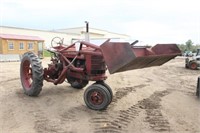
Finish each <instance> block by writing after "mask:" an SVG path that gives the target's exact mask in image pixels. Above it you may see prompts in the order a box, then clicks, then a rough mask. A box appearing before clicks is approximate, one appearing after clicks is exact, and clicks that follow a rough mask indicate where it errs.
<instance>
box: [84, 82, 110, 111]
mask: <svg viewBox="0 0 200 133" xmlns="http://www.w3.org/2000/svg"><path fill="white" fill-rule="evenodd" d="M84 101H85V104H86V105H87V106H88V107H89V108H90V109H93V110H104V109H106V108H107V107H108V105H109V104H110V101H111V94H110V92H109V91H108V89H107V88H106V87H105V86H103V85H101V84H93V85H91V86H89V87H88V88H87V89H86V90H85V93H84Z"/></svg>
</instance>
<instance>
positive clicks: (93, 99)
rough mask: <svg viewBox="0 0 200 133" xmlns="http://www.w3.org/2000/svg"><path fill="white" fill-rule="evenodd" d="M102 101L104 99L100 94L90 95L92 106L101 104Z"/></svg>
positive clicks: (96, 92) (93, 93)
mask: <svg viewBox="0 0 200 133" xmlns="http://www.w3.org/2000/svg"><path fill="white" fill-rule="evenodd" d="M103 99H104V97H103V95H102V93H101V92H98V91H94V92H92V93H91V95H90V100H91V102H92V104H94V105H100V104H102V103H103Z"/></svg>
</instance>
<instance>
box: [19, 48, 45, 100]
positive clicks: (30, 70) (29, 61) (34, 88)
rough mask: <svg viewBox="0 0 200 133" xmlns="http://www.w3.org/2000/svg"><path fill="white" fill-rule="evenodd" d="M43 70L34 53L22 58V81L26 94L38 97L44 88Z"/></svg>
mask: <svg viewBox="0 0 200 133" xmlns="http://www.w3.org/2000/svg"><path fill="white" fill-rule="evenodd" d="M43 73H44V72H43V68H42V65H41V62H40V61H39V58H38V57H37V56H36V55H35V54H34V53H32V52H27V53H25V54H24V55H23V56H22V60H21V65H20V79H21V84H22V87H23V90H24V93H25V94H26V95H29V96H38V95H39V94H40V92H41V90H42V86H43Z"/></svg>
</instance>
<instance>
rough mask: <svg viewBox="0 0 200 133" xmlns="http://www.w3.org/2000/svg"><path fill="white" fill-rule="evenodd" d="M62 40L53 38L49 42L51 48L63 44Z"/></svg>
mask: <svg viewBox="0 0 200 133" xmlns="http://www.w3.org/2000/svg"><path fill="white" fill-rule="evenodd" d="M63 40H64V38H63V39H61V38H60V37H54V38H53V39H52V40H51V46H52V47H56V46H61V45H62V44H63Z"/></svg>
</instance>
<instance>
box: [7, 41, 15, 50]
mask: <svg viewBox="0 0 200 133" xmlns="http://www.w3.org/2000/svg"><path fill="white" fill-rule="evenodd" d="M8 49H9V50H14V44H13V42H8Z"/></svg>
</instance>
